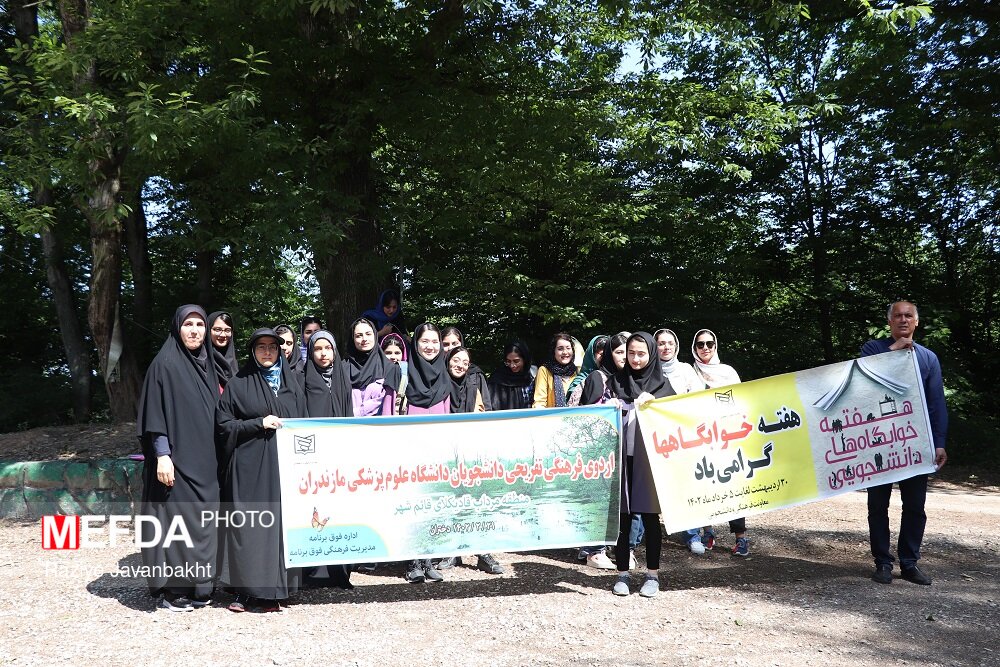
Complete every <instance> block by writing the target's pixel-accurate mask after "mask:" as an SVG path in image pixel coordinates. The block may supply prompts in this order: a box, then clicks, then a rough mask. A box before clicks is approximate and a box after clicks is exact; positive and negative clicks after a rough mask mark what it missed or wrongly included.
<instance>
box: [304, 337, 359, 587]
mask: <svg viewBox="0 0 1000 667" xmlns="http://www.w3.org/2000/svg"><path fill="white" fill-rule="evenodd" d="M308 352H309V356H308V357H307V358H306V371H305V388H306V415H307V416H309V417H353V416H354V401H353V400H352V398H351V374H350V370H349V369H348V367H347V364H346V363H344V362H343V360H342V359H341V358H340V354H339V352H338V350H337V341H336V339H334V337H333V334H332V333H330V332H329V331H325V330H323V329H320V330H319V331H316V332H314V333H313V334H312V335H311V336H310V337H309V346H308ZM304 583H305V585H307V586H310V587H314V588H321V587H335V588H345V589H352V588H354V586H352V585H351V566H350V565H320V566H319V567H314V568H308V569H306V572H305V582H304Z"/></svg>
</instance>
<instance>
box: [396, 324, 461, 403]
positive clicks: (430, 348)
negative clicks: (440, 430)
mask: <svg viewBox="0 0 1000 667" xmlns="http://www.w3.org/2000/svg"><path fill="white" fill-rule="evenodd" d="M413 346H414V348H415V354H414V355H413V357H412V358H411V359H410V369H409V373H408V374H407V380H406V402H407V403H408V404H409V405H408V406H407V411H406V414H409V415H419V414H448V413H449V412H451V378H449V376H448V367H447V365H446V364H445V359H444V354H443V353H442V352H441V332H440V331H439V330H438V328H437V326H436V325H434V324H431V323H430V322H424V323H423V324H421V325H420V326H418V327H417V328H416V330H415V331H414V332H413Z"/></svg>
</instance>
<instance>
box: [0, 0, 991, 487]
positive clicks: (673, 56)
mask: <svg viewBox="0 0 1000 667" xmlns="http://www.w3.org/2000/svg"><path fill="white" fill-rule="evenodd" d="M0 41H2V47H3V48H2V52H0V85H2V89H0V128H2V129H0V257H2V260H0V284H2V290H3V296H2V303H3V308H0V322H2V324H0V343H2V346H3V350H4V352H5V356H4V363H3V372H2V373H0V395H3V396H5V397H6V400H4V401H3V402H2V405H0V432H3V431H13V430H22V429H27V428H31V427H34V426H39V425H46V424H57V423H68V422H73V421H77V422H86V421H108V420H110V421H128V420H130V419H133V418H134V412H135V402H136V398H137V396H138V392H139V389H140V387H141V382H142V374H143V371H144V369H145V367H146V365H147V364H148V362H149V360H150V359H151V358H152V355H154V354H155V352H156V350H157V349H158V347H159V345H160V344H161V342H162V341H163V339H164V338H165V336H166V332H167V328H168V321H169V318H170V316H171V315H172V313H173V310H174V309H175V308H176V306H177V305H179V304H181V303H188V302H195V303H199V304H201V305H203V306H204V307H205V309H206V310H207V311H211V310H214V309H226V310H228V311H229V312H231V313H232V314H233V315H234V317H235V320H236V334H237V338H236V340H237V345H238V346H239V347H238V349H239V350H240V351H241V356H242V352H243V349H244V345H245V340H246V337H247V335H248V334H249V332H250V330H251V329H252V328H254V327H256V326H260V325H265V324H275V323H278V322H289V323H292V324H294V323H295V322H296V321H297V319H298V318H300V317H301V316H303V315H306V314H316V313H318V314H320V315H321V316H322V317H323V319H324V321H326V322H327V323H328V328H330V329H331V330H332V331H333V332H334V334H335V335H337V336H338V340H343V337H344V335H345V332H346V329H347V326H348V323H349V322H351V321H352V320H353V319H354V318H355V317H356V316H357V315H358V314H359V313H360V312H362V311H363V310H365V309H367V308H371V307H372V306H374V305H375V301H376V298H377V296H378V294H379V293H380V292H381V291H382V290H383V289H385V288H386V287H394V286H399V287H401V289H402V292H403V307H404V309H405V311H406V314H407V320H408V322H409V323H410V325H411V326H412V325H414V324H416V323H419V322H420V321H423V320H425V319H426V320H431V321H435V322H438V323H441V324H456V325H458V326H459V328H461V329H462V331H463V332H466V333H467V338H468V340H467V344H468V345H469V346H470V347H471V349H472V352H473V361H474V362H475V363H477V364H478V365H480V366H481V367H483V368H484V369H486V370H487V372H489V371H490V370H491V369H492V368H494V367H495V366H496V365H497V364H498V363H499V361H500V349H501V347H502V345H503V344H504V342H506V341H508V340H510V339H511V338H514V337H520V338H523V339H525V340H527V341H528V342H529V344H530V345H531V346H532V350H533V351H534V352H535V356H536V358H535V361H536V362H540V361H542V360H544V357H545V356H546V348H547V341H548V338H549V336H550V335H551V334H552V333H554V332H556V331H561V330H566V331H569V332H571V333H573V334H574V335H576V336H577V337H578V338H579V339H580V340H582V341H583V342H584V343H586V342H587V340H589V338H590V336H591V335H594V334H596V333H600V332H604V333H613V332H616V331H618V330H621V329H630V330H637V329H640V328H643V329H648V330H650V331H652V330H654V329H656V328H659V327H661V326H668V327H670V328H672V329H674V330H675V331H677V332H678V334H679V335H680V338H681V356H682V358H686V357H688V355H689V352H688V341H690V339H691V337H692V335H693V334H694V332H695V330H696V329H698V328H700V327H707V328H711V329H713V330H715V331H716V332H717V334H718V336H719V340H720V345H721V354H720V356H721V358H722V360H723V361H724V362H726V363H730V364H732V365H733V366H735V367H736V368H737V369H738V370H739V372H740V374H741V376H742V377H744V378H745V379H752V378H756V377H764V376H769V375H775V374H778V373H782V372H787V371H793V370H799V369H803V368H809V367H813V366H817V365H821V364H824V363H829V362H834V361H839V360H843V359H849V358H853V357H856V356H857V355H858V350H859V348H860V345H861V343H862V342H864V341H865V340H867V339H868V338H871V337H873V336H877V335H882V334H883V333H886V332H887V328H886V327H885V310H886V307H887V305H888V304H889V302H891V301H893V300H895V299H898V298H906V299H910V300H912V301H914V302H916V303H917V304H918V306H919V308H920V316H921V321H920V324H921V327H920V330H919V331H918V340H919V341H920V342H922V343H923V344H925V345H927V346H928V347H930V348H931V349H933V350H935V351H936V352H937V353H938V355H939V357H940V358H941V361H942V366H943V368H944V377H945V383H946V391H947V395H948V403H949V408H950V410H951V413H952V432H951V444H952V459H953V460H956V459H957V460H958V461H959V462H965V463H971V464H986V465H990V466H993V467H1000V454H998V451H997V446H996V443H997V441H998V439H1000V426H998V420H997V415H998V413H1000V410H998V407H1000V401H998V399H997V396H996V394H995V387H996V384H997V378H998V370H1000V362H998V359H997V341H998V335H1000V325H998V322H997V296H998V283H1000V226H998V215H1000V213H998V212H1000V205H998V204H1000V202H998V201H997V198H998V193H1000V188H998V178H1000V176H998V174H1000V126H998V117H1000V85H998V84H1000V8H998V7H997V6H996V4H995V3H993V2H990V1H989V0H969V1H960V0H938V1H936V2H932V3H924V2H902V3H883V2H877V1H876V0H837V1H824V2H783V1H779V0H683V1H681V0H589V1H585V0H547V1H546V2H537V1H531V0H510V1H506V0H501V1H492V0H464V1H463V0H436V1H431V0H417V1H409V0H400V1H393V2H388V1H384V0H371V1H365V2H353V1H352V0H304V1H303V0H271V1H268V0H248V1H245V2H232V1H218V0H115V1H114V2H111V1H108V0H59V1H56V2H53V1H50V0H43V1H42V2H31V3H26V2H23V1H22V0H14V1H7V2H0ZM688 360H689V359H688Z"/></svg>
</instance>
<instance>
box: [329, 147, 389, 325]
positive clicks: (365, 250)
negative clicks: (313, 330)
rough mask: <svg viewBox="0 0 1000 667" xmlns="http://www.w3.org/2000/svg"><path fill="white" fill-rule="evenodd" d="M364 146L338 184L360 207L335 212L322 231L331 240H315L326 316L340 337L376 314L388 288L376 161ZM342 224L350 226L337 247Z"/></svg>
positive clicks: (357, 152) (344, 195)
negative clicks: (380, 294) (337, 228)
mask: <svg viewBox="0 0 1000 667" xmlns="http://www.w3.org/2000/svg"><path fill="white" fill-rule="evenodd" d="M365 145H366V144H365V142H359V143H358V144H356V146H359V147H360V148H359V150H357V151H356V152H355V154H354V155H352V156H351V157H350V159H348V160H347V161H346V163H347V165H348V166H347V168H346V169H344V171H342V172H341V174H340V175H339V177H338V178H337V180H336V188H337V190H338V192H339V193H340V194H341V195H342V196H343V197H344V198H346V199H347V200H348V201H356V202H357V206H356V207H355V208H354V210H350V211H336V212H334V211H331V212H330V213H329V214H328V217H327V218H326V220H325V221H324V222H325V224H323V225H319V226H318V227H319V230H318V231H320V233H321V234H322V231H323V230H324V229H325V230H326V231H327V232H328V233H327V234H326V235H325V238H322V237H319V236H317V237H315V238H313V239H311V245H312V250H313V259H314V261H315V263H316V279H317V282H318V283H319V291H320V299H321V301H322V303H323V310H324V313H325V315H326V325H327V327H328V328H333V330H334V331H343V332H347V329H348V327H350V325H351V322H353V321H354V320H355V319H357V318H358V317H359V316H360V315H361V313H362V312H364V311H365V310H367V309H368V308H371V306H372V304H373V303H374V302H375V298H376V297H377V296H378V292H379V291H381V289H382V287H383V282H382V281H383V277H384V275H385V270H384V268H385V267H384V266H383V262H382V260H381V251H380V248H379V230H378V225H377V222H376V213H375V185H374V183H373V181H372V171H371V159H370V155H369V154H368V153H367V152H366V151H365V150H364V148H363V147H364V146H365ZM336 220H348V222H347V223H346V224H345V225H344V227H345V229H343V233H344V237H343V238H342V239H340V240H339V241H338V242H336V243H331V242H330V238H331V237H332V236H333V235H334V233H335V231H334V225H335V224H336V223H335V221H336Z"/></svg>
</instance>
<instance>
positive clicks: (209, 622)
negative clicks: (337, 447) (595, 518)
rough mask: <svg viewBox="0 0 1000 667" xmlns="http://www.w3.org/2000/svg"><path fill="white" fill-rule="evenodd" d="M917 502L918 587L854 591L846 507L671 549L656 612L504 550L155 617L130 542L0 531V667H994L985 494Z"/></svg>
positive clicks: (840, 502)
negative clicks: (255, 601)
mask: <svg viewBox="0 0 1000 667" xmlns="http://www.w3.org/2000/svg"><path fill="white" fill-rule="evenodd" d="M894 501H895V497H894ZM927 506H928V509H927V511H928V526H927V535H926V538H925V541H924V552H923V556H924V557H923V560H922V561H921V565H922V566H925V570H926V571H927V573H928V574H930V575H931V576H932V577H933V578H934V585H933V586H930V587H921V586H915V585H913V584H910V583H908V582H905V581H902V580H897V581H895V582H894V583H893V584H892V585H890V586H883V585H878V584H875V583H873V582H871V581H870V580H869V579H868V576H869V574H870V556H869V554H868V543H867V523H866V520H865V495H864V494H863V493H855V494H848V495H845V496H840V497H838V498H835V499H832V500H829V501H825V502H822V503H814V504H811V505H806V506H803V507H799V508H795V509H791V510H784V511H779V512H773V513H770V514H767V515H764V516H761V517H756V518H754V519H752V520H751V521H750V529H751V536H752V537H753V539H754V542H753V556H752V557H751V558H750V559H749V560H748V561H742V560H737V559H733V558H731V557H730V556H729V554H728V550H727V549H726V547H728V546H729V542H730V540H729V539H728V536H726V538H725V539H723V540H722V545H721V546H719V547H718V548H717V549H716V551H715V552H714V553H710V554H707V555H706V556H700V557H699V556H692V555H690V554H689V553H688V552H687V551H686V549H684V548H683V546H682V545H680V543H679V542H676V541H673V540H671V541H670V542H669V544H667V545H666V546H665V549H664V568H663V571H664V572H665V575H666V576H665V583H664V585H663V590H662V591H661V593H660V595H659V597H657V598H655V599H653V600H647V599H643V598H640V597H639V596H638V595H635V594H633V595H632V596H630V597H628V598H616V597H614V596H612V595H611V593H610V592H609V590H610V586H611V584H612V578H613V577H612V575H611V574H606V573H600V572H597V571H595V570H588V569H587V568H585V567H581V566H579V565H577V564H576V562H575V561H574V559H573V555H572V554H570V553H568V552H566V551H559V552H540V553H521V554H499V559H500V560H501V562H502V563H503V564H504V565H505V566H506V568H507V571H508V572H507V574H505V575H503V576H500V577H497V576H491V575H487V574H484V573H482V572H479V571H477V570H474V569H472V568H469V567H463V568H460V569H458V570H454V571H451V572H449V573H448V574H447V580H446V581H445V582H443V583H441V584H419V585H410V584H406V583H404V582H403V581H402V579H401V578H400V576H399V574H400V571H399V570H398V569H392V568H388V567H385V568H383V569H382V570H381V571H380V572H378V573H376V574H375V575H367V576H366V575H358V574H355V575H354V576H353V578H352V581H353V582H354V583H355V584H356V586H357V587H356V589H355V590H354V591H353V592H331V591H307V592H304V593H302V594H300V596H299V598H298V600H297V603H296V604H294V605H293V606H291V607H290V608H288V609H287V610H285V611H284V612H283V613H282V614H280V615H275V614H249V613H247V614H233V613H231V612H228V611H226V610H225V609H224V608H223V606H222V605H218V606H213V607H209V608H207V609H203V610H198V611H195V612H192V613H188V614H171V613H169V612H166V611H157V610H155V607H154V604H153V600H152V599H151V598H149V596H148V595H147V594H146V593H145V591H144V590H143V589H142V588H141V587H140V586H138V585H137V582H135V581H132V582H129V581H123V580H121V579H117V578H114V577H112V576H111V575H110V574H108V573H109V572H111V571H113V570H116V569H117V568H118V567H119V564H120V563H125V564H138V563H139V558H138V554H136V553H135V552H134V549H133V548H132V547H120V548H116V549H107V550H81V551H78V552H49V551H42V550H41V544H40V532H41V531H40V529H39V524H38V523H37V522H30V523H15V522H4V523H0V554H2V557H0V560H2V562H0V581H2V582H3V595H2V600H3V604H0V628H3V630H2V631H0V635H2V637H3V640H2V641H0V664H2V665H8V664H10V665H14V664H16V665H27V664H45V665H49V664H58V663H73V664H95V665H96V664H101V665H135V664H143V665H157V664H164V665H167V664H169V665H194V664H197V665H216V664H224V665H229V664H232V665H236V664H240V665H301V664H306V663H309V664H315V665H341V664H344V665H379V666H381V665H445V666H447V667H465V666H473V665H511V666H518V667H520V666H522V665H609V666H610V665H614V666H615V667H621V666H623V665H662V664H668V665H705V664H718V665H727V666H739V665H747V666H751V667H758V666H764V665H858V666H866V665H871V666H872V667H883V666H885V665H903V664H918V665H983V666H996V665H1000V646H998V645H997V638H998V637H1000V609H998V604H1000V557H998V554H1000V538H998V537H997V535H996V531H995V530H993V529H994V527H995V526H996V524H997V522H998V521H1000V492H998V491H997V490H996V489H986V490H983V491H978V492H976V491H973V492H970V491H969V490H967V489H964V488H960V487H957V486H954V485H950V484H946V483H940V482H938V483H935V485H934V490H933V492H932V493H931V494H930V497H929V498H928V503H927ZM898 511H899V508H898V505H897V504H896V503H895V502H894V505H893V510H892V512H893V514H892V516H893V526H898ZM468 560H469V561H470V562H471V559H468ZM640 561H641V557H640ZM226 601H227V602H228V598H227V599H226Z"/></svg>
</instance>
